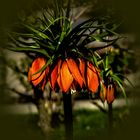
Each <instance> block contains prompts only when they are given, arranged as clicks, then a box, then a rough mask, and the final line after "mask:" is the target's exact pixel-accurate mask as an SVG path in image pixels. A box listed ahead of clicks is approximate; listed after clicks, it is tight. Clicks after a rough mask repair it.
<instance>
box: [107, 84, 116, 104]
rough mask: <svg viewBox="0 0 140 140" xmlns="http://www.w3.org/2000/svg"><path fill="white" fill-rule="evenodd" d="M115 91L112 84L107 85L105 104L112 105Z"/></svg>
mask: <svg viewBox="0 0 140 140" xmlns="http://www.w3.org/2000/svg"><path fill="white" fill-rule="evenodd" d="M114 94H115V89H114V86H113V85H112V84H110V85H108V87H107V102H108V104H110V103H112V102H113V101H114V99H115V96H114Z"/></svg>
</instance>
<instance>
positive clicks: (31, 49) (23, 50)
mask: <svg viewBox="0 0 140 140" xmlns="http://www.w3.org/2000/svg"><path fill="white" fill-rule="evenodd" d="M7 49H9V50H11V51H16V52H34V53H35V52H36V53H41V54H43V55H45V56H46V57H48V58H50V56H49V54H48V53H47V52H46V51H45V50H44V49H39V48H31V47H7Z"/></svg>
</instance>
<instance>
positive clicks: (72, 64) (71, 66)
mask: <svg viewBox="0 0 140 140" xmlns="http://www.w3.org/2000/svg"><path fill="white" fill-rule="evenodd" d="M67 64H68V68H69V70H70V72H71V73H72V76H73V78H74V79H75V80H76V81H77V82H78V83H79V85H80V87H82V85H83V81H84V80H83V78H82V75H81V73H80V71H79V69H78V66H77V64H76V62H75V61H74V60H73V59H71V58H70V59H67Z"/></svg>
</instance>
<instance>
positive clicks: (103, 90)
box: [100, 83, 107, 102]
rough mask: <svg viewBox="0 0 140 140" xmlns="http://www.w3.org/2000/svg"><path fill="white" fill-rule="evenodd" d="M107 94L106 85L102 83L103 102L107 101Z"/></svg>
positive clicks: (101, 97)
mask: <svg viewBox="0 0 140 140" xmlns="http://www.w3.org/2000/svg"><path fill="white" fill-rule="evenodd" d="M106 95H107V91H106V86H105V85H104V84H102V83H101V91H100V99H101V101H102V102H105V100H106Z"/></svg>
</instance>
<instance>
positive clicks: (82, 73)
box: [79, 59, 86, 83]
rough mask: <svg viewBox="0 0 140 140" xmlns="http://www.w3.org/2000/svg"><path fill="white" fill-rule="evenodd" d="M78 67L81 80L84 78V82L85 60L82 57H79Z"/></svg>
mask: <svg viewBox="0 0 140 140" xmlns="http://www.w3.org/2000/svg"><path fill="white" fill-rule="evenodd" d="M79 62H80V63H79V69H80V72H81V75H82V77H83V80H84V83H86V82H85V67H86V66H85V61H84V60H83V59H79Z"/></svg>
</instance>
